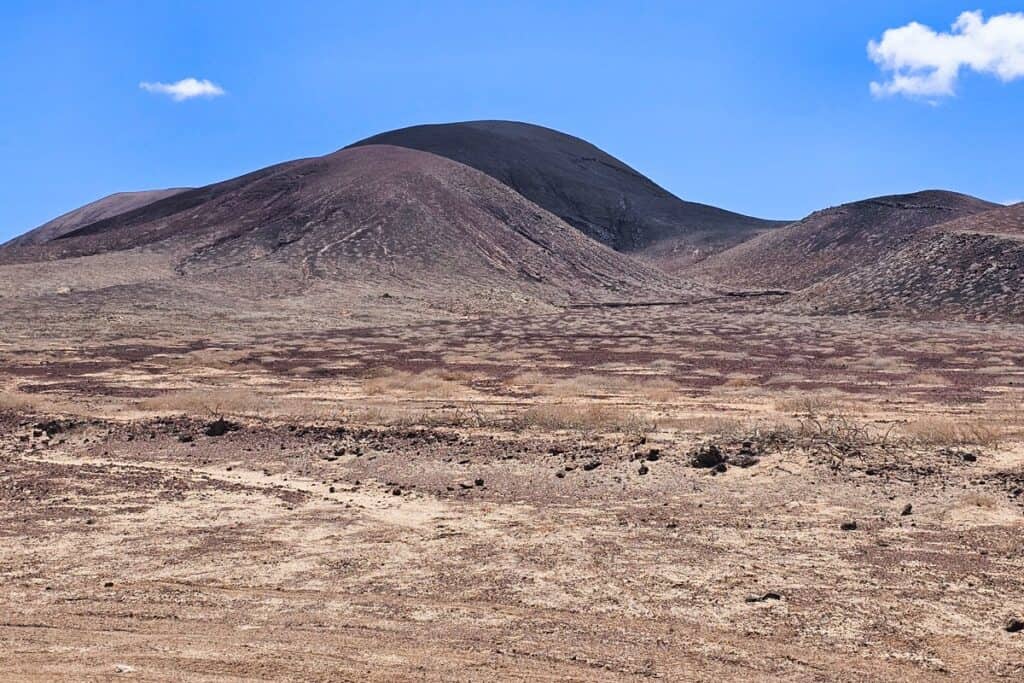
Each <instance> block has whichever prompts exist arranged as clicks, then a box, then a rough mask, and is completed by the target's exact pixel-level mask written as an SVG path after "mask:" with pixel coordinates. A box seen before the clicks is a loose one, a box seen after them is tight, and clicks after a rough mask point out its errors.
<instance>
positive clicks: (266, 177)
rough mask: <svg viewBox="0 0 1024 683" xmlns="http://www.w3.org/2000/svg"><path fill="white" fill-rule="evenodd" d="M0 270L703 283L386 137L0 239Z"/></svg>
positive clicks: (484, 289) (438, 286) (141, 279)
mask: <svg viewBox="0 0 1024 683" xmlns="http://www.w3.org/2000/svg"><path fill="white" fill-rule="evenodd" d="M37 236H38V235H37ZM5 264H7V265H5ZM4 270H6V271H7V274H8V276H9V277H10V278H11V280H12V281H14V282H16V284H14V285H12V286H13V288H14V290H15V291H16V290H18V289H19V288H20V289H21V290H22V291H29V290H34V291H37V292H39V293H44V292H45V291H46V290H47V288H48V287H50V288H52V287H54V286H56V285H57V284H59V285H60V289H61V290H63V291H65V293H67V292H68V291H70V292H72V293H76V294H77V293H81V292H82V291H83V290H88V291H94V292H95V291H99V290H106V289H107V288H111V287H115V288H116V287H125V286H133V285H138V284H139V283H148V284H149V285H152V286H158V287H160V288H163V289H164V290H165V295H166V292H167V291H170V290H175V289H176V288H177V290H182V291H184V290H187V289H189V288H195V287H200V288H201V289H203V291H205V292H206V293H208V294H211V296H213V295H217V294H219V293H221V292H227V291H232V292H235V293H236V294H233V296H235V295H237V296H246V297H251V298H258V299H273V298H280V297H283V296H286V297H291V298H293V299H294V298H295V297H302V296H306V295H307V294H308V293H309V292H320V293H323V292H330V293H331V294H332V296H333V297H334V299H332V301H334V300H341V299H344V298H345V297H346V296H348V295H352V296H355V295H356V294H355V293H358V295H359V296H363V297H377V298H378V299H379V297H381V296H383V295H384V294H387V295H388V297H390V298H392V299H395V297H396V296H397V297H404V298H406V299H415V300H419V301H427V302H438V301H445V302H449V301H453V300H459V302H460V303H461V304H463V305H464V306H466V307H469V308H473V307H480V306H488V305H490V304H491V303H494V304H495V305H502V306H515V305H517V304H516V302H522V301H528V300H536V301H544V302H556V301H561V302H568V301H593V300H598V299H615V300H621V299H627V298H630V297H640V296H643V297H651V296H660V297H668V298H671V299H679V298H686V297H688V296H691V295H695V294H701V293H703V292H704V290H703V289H702V288H700V287H697V286H695V285H692V284H690V283H687V282H684V281H680V280H677V279H675V278H672V277H670V276H668V275H665V274H664V273H662V272H661V271H659V270H657V269H655V268H653V267H650V266H646V265H644V264H642V263H638V262H636V261H634V260H632V259H630V258H629V257H627V256H624V255H622V254H619V253H617V252H615V251H613V250H612V249H609V248H608V247H606V246H604V245H602V244H600V243H598V242H596V241H594V240H592V239H590V238H589V237H587V236H586V235H584V234H583V233H581V232H579V231H578V230H576V229H574V228H572V227H571V226H569V225H567V224H566V223H565V222H563V221H562V220H561V219H559V218H558V217H557V216H555V215H553V214H551V213H549V212H548V211H546V210H544V209H543V208H541V207H538V206H537V205H535V204H534V203H532V202H530V201H529V200H528V199H526V198H525V197H523V196H522V195H521V194H519V193H517V192H515V191H514V190H512V189H511V188H509V187H507V186H505V185H503V184H502V183H499V182H498V181H496V180H495V179H493V178H491V177H490V176H488V175H486V174H484V173H481V172H480V171H477V170H475V169H473V168H470V167H468V166H465V165H463V164H460V163H457V162H455V161H452V160H450V159H446V158H444V157H441V156H437V155H434V154H430V153H427V152H422V151H418V150H412V149H407V148H402V147H395V146H386V145H367V146H360V147H356V148H350V149H345V150H342V151H339V152H335V153H333V154H329V155H327V156H324V157H318V158H313V159H303V160H298V161H293V162H288V163H285V164H279V165H277V166H272V167H270V168H267V169H263V170H260V171H257V172H254V173H250V174H248V175H246V176H242V177H240V178H236V179H233V180H229V181H225V182H223V183H217V184H214V185H210V186H207V187H203V188H198V189H194V190H186V191H181V192H177V193H174V194H172V195H170V196H166V197H164V198H162V199H158V200H157V201H153V202H150V203H148V204H145V205H143V206H140V207H138V208H133V209H130V210H128V211H126V212H124V213H120V214H117V215H114V216H108V217H105V218H102V219H100V220H98V221H95V222H92V223H89V224H87V225H82V226H81V227H78V228H77V229H74V230H70V231H62V234H59V235H55V236H54V238H53V239H50V240H49V241H46V242H44V243H42V244H32V243H24V242H18V241H16V242H15V243H13V244H10V245H8V246H6V247H4V248H3V249H0V271H4ZM2 277H3V273H2V272H0V278H2ZM167 288H170V290H168V289H167ZM133 291H134V292H137V291H139V290H138V289H134V290H133ZM349 298H351V297H349ZM332 305H333V304H332Z"/></svg>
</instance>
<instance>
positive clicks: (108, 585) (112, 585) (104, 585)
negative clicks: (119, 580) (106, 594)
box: [103, 581, 114, 588]
mask: <svg viewBox="0 0 1024 683" xmlns="http://www.w3.org/2000/svg"><path fill="white" fill-rule="evenodd" d="M103 587H104V588H113V587H114V582H113V581H107V582H106V583H104V584H103Z"/></svg>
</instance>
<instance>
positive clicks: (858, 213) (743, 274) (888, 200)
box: [687, 191, 998, 290]
mask: <svg viewBox="0 0 1024 683" xmlns="http://www.w3.org/2000/svg"><path fill="white" fill-rule="evenodd" d="M997 206H998V205H996V204H992V203H990V202H986V201H983V200H980V199H976V198H974V197H969V196H967V195H962V194H957V193H954V192H942V191H925V192H917V193H914V194H906V195H893V196H887V197H877V198H874V199H867V200H864V201H859V202H853V203H851V204H844V205H842V206H838V207H834V208H830V209H825V210H823V211H818V212H815V213H813V214H811V215H810V216H808V217H807V218H805V219H803V220H802V221H799V222H797V223H794V224H792V225H790V226H787V227H785V228H782V229H780V230H775V231H772V232H770V233H766V234H763V235H760V236H759V237H756V238H754V239H752V240H750V241H748V242H745V243H743V244H740V245H738V246H736V247H733V248H732V249H729V250H728V251H725V252H723V253H721V254H718V255H716V256H713V257H711V258H709V259H707V260H705V261H703V262H701V263H699V264H696V265H695V266H694V267H692V268H691V269H689V270H688V271H687V274H688V275H691V276H694V277H698V278H700V279H703V280H707V281H710V282H715V283H719V284H726V285H730V286H735V287H766V288H777V289H788V290H799V289H803V288H805V287H809V286H811V285H813V284H815V283H817V282H820V281H821V280H823V279H825V278H828V277H834V276H837V275H841V274H843V273H848V272H851V271H853V270H855V269H856V268H858V267H862V266H867V265H870V264H872V263H875V262H876V261H878V260H879V259H881V258H884V257H886V256H887V255H888V254H890V253H892V252H893V251H895V250H898V249H899V248H901V246H903V245H904V244H905V243H906V242H907V241H908V240H910V239H912V238H913V237H914V235H916V234H917V233H918V232H919V231H921V230H924V229H926V228H928V227H930V226H933V225H937V224H940V223H945V222H947V221H951V220H955V219H957V218H961V217H966V216H972V215H974V214H977V213H980V212H983V211H987V210H990V209H994V208H996V207H997Z"/></svg>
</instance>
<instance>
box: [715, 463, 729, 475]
mask: <svg viewBox="0 0 1024 683" xmlns="http://www.w3.org/2000/svg"><path fill="white" fill-rule="evenodd" d="M728 469H729V466H728V465H726V464H725V463H724V462H720V463H718V464H717V465H715V466H714V467H712V468H711V474H712V475H716V474H724V473H725V471H726V470H728Z"/></svg>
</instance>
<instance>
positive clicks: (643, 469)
mask: <svg viewBox="0 0 1024 683" xmlns="http://www.w3.org/2000/svg"><path fill="white" fill-rule="evenodd" d="M648 472H650V470H649V469H647V465H640V469H638V470H637V474H639V475H640V476H641V477H642V476H644V475H645V474H647V473H648Z"/></svg>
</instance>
